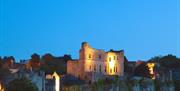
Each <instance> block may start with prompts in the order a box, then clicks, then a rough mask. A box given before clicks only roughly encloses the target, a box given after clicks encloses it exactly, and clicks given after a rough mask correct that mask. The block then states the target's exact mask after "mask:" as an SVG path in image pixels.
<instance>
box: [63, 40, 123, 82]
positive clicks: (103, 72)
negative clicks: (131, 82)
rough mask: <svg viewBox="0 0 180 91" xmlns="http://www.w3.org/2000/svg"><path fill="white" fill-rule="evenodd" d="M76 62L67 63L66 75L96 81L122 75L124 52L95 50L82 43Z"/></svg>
mask: <svg viewBox="0 0 180 91" xmlns="http://www.w3.org/2000/svg"><path fill="white" fill-rule="evenodd" d="M79 54H80V55H79V56H80V57H79V59H78V60H70V61H68V62H67V73H68V74H70V75H73V76H75V77H77V78H79V79H81V80H85V81H92V82H93V81H96V80H98V79H100V78H104V77H108V76H114V75H117V76H119V77H120V76H123V75H124V51H123V50H120V51H114V50H110V51H108V52H105V51H104V50H97V49H94V48H92V47H91V46H90V45H89V44H88V43H87V42H83V43H82V46H81V49H80V51H79Z"/></svg>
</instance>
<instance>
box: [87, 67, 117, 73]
mask: <svg viewBox="0 0 180 91" xmlns="http://www.w3.org/2000/svg"><path fill="white" fill-rule="evenodd" d="M89 70H94V72H96V71H97V69H96V65H94V68H92V67H91V65H90V66H89ZM107 70H108V68H107V66H105V67H104V72H107ZM113 71H114V73H117V66H114V68H110V73H112V72H113ZM99 72H100V73H101V72H102V66H101V65H99Z"/></svg>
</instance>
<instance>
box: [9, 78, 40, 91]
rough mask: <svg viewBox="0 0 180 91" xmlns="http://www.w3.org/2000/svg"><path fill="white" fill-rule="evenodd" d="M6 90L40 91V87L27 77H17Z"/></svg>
mask: <svg viewBox="0 0 180 91" xmlns="http://www.w3.org/2000/svg"><path fill="white" fill-rule="evenodd" d="M6 91H38V88H37V86H36V85H35V84H33V83H32V82H31V81H30V80H28V79H26V78H20V79H15V80H13V81H11V82H10V83H9V84H8V87H7V89H6Z"/></svg>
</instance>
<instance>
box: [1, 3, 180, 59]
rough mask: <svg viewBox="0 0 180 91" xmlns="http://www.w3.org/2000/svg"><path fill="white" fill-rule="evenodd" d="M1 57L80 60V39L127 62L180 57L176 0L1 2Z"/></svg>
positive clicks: (178, 19) (178, 6)
mask: <svg viewBox="0 0 180 91" xmlns="http://www.w3.org/2000/svg"><path fill="white" fill-rule="evenodd" d="M0 10H1V12H0V15H1V16H0V21H1V22H0V25H1V26H0V56H10V55H12V56H14V57H15V58H16V60H17V61H18V60H19V59H29V58H30V55H31V54H33V53H38V54H40V55H43V54H45V53H51V54H53V55H55V56H62V55H64V54H71V55H72V57H73V58H75V59H76V58H78V57H79V49H80V46H81V43H82V42H83V41H86V42H88V43H89V44H90V45H91V46H92V47H93V48H97V49H104V50H106V51H108V50H109V49H115V50H121V49H124V51H125V55H126V56H127V58H128V59H129V60H130V61H136V60H147V59H149V58H151V57H153V56H158V55H166V54H173V55H176V56H178V57H180V2H179V0H117V1H115V0H1V1H0Z"/></svg>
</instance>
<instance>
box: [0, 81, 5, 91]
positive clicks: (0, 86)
mask: <svg viewBox="0 0 180 91" xmlns="http://www.w3.org/2000/svg"><path fill="white" fill-rule="evenodd" d="M0 91H4V88H3V87H2V85H1V83H0Z"/></svg>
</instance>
